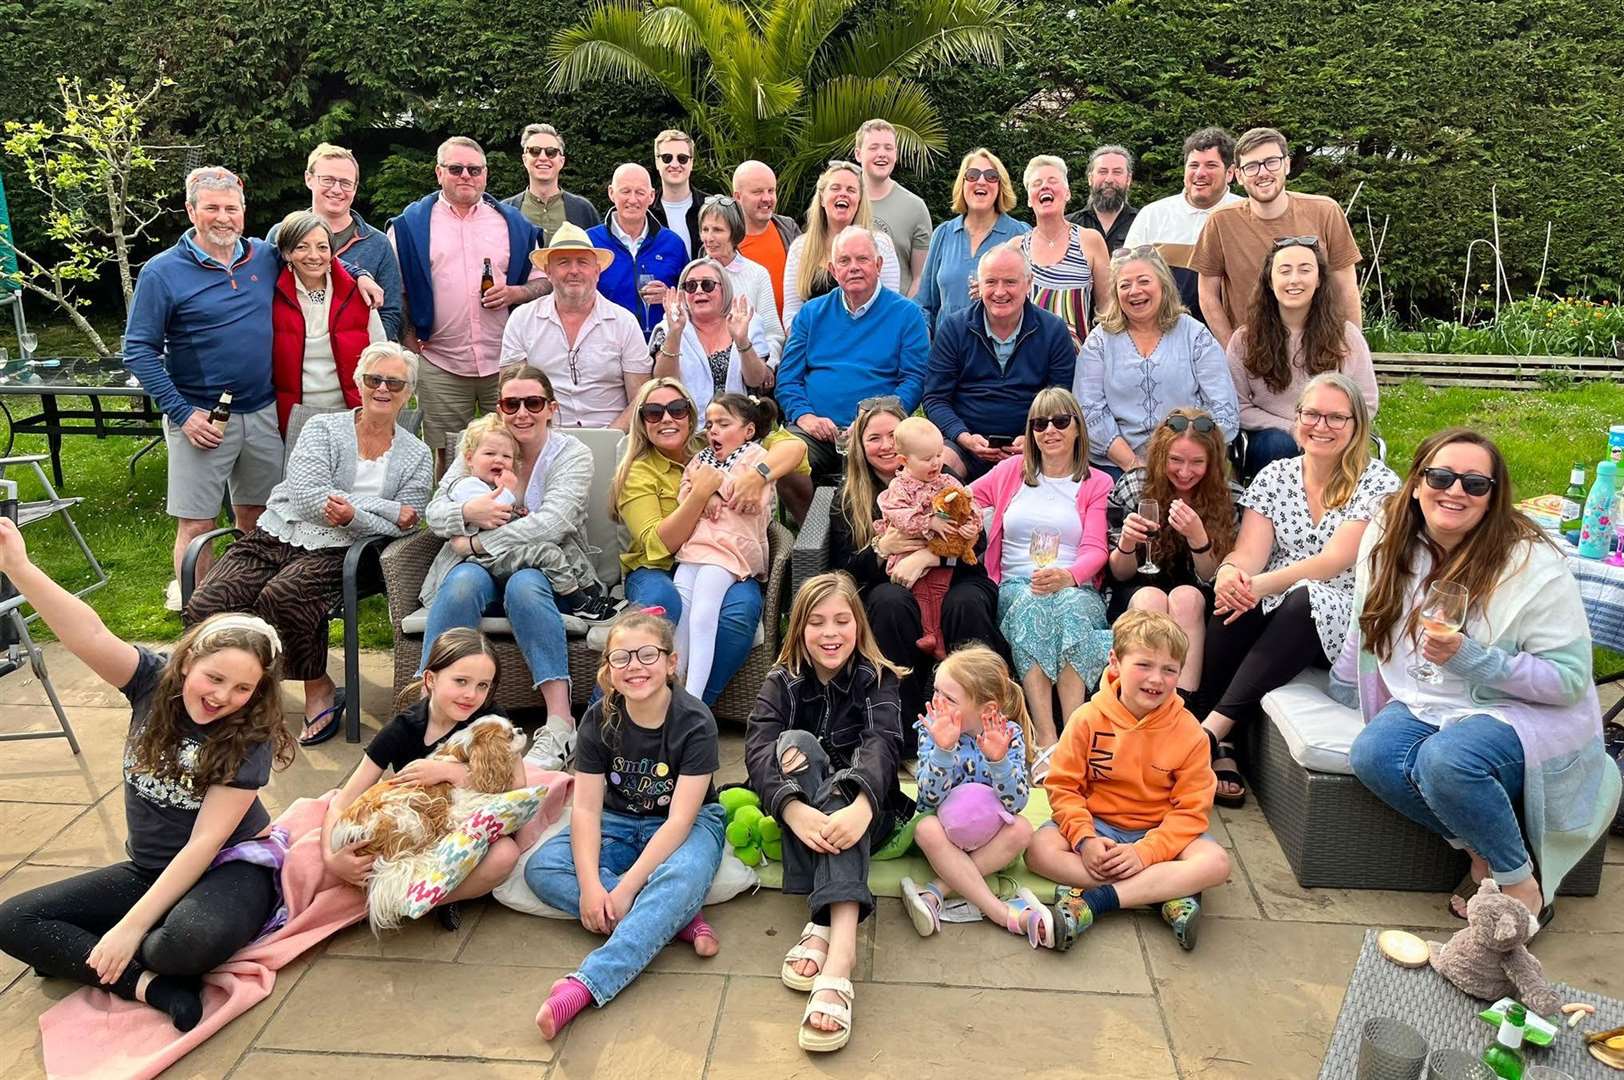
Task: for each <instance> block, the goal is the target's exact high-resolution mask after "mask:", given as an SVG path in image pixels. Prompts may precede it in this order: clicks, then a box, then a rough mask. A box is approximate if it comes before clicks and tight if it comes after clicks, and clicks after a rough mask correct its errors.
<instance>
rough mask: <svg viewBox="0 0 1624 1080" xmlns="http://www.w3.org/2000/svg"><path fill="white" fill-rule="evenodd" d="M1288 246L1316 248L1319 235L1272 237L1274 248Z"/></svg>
mask: <svg viewBox="0 0 1624 1080" xmlns="http://www.w3.org/2000/svg"><path fill="white" fill-rule="evenodd" d="M1288 247H1305V248H1317V247H1319V237H1317V236H1277V237H1275V238H1274V250H1276V251H1279V250H1280V249H1281V248H1288Z"/></svg>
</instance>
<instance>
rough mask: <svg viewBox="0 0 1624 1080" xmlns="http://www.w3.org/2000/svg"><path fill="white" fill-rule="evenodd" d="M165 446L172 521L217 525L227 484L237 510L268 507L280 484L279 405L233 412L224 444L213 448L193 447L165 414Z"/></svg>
mask: <svg viewBox="0 0 1624 1080" xmlns="http://www.w3.org/2000/svg"><path fill="white" fill-rule="evenodd" d="M164 444H165V446H167V447H168V449H169V499H168V504H167V507H166V509H167V510H168V512H169V516H170V517H175V518H190V519H191V520H193V521H213V520H214V519H215V518H216V517H218V516H219V514H220V504H221V503H222V502H223V501H224V500H225V497H226V485H227V484H228V483H229V484H230V485H231V503H232V505H233V506H264V505H265V503H266V501H267V500H269V499H270V497H271V489H272V488H274V487H275V486H276V485H277V484H279V483H281V481H282V433H281V432H280V431H279V430H278V428H277V426H276V406H275V405H267V406H266V407H265V408H263V409H261V410H259V411H258V412H251V413H232V414H231V419H230V420H228V421H227V422H226V435H225V441H224V442H222V443H221V444H220V445H219V446H216V447H215V448H214V449H213V450H199V449H198V448H197V447H195V446H193V445H192V443H191V440H190V439H188V438H187V437H186V435H185V433H183V432H182V431H181V429H180V428H178V427H176V426H174V425H173V424H172V423H171V422H170V420H169V417H167V416H166V417H164Z"/></svg>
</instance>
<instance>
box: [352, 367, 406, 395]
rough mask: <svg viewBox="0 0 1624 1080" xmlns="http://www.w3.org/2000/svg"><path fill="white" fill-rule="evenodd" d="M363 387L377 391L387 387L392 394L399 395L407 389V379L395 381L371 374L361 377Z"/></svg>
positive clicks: (384, 376)
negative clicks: (379, 388) (381, 387)
mask: <svg viewBox="0 0 1624 1080" xmlns="http://www.w3.org/2000/svg"><path fill="white" fill-rule="evenodd" d="M361 385H362V386H365V387H366V388H367V389H368V390H376V389H377V388H378V387H380V386H387V387H388V388H389V392H390V393H391V394H398V393H400V392H401V391H402V390H404V389H406V380H405V379H393V378H390V377H388V376H386V375H374V374H372V373H371V372H368V373H367V374H365V375H363V376H361Z"/></svg>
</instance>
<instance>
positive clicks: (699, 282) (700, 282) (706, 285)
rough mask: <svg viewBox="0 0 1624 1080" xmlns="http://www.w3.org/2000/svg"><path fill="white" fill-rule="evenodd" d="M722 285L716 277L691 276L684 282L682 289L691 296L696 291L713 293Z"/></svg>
mask: <svg viewBox="0 0 1624 1080" xmlns="http://www.w3.org/2000/svg"><path fill="white" fill-rule="evenodd" d="M720 285H721V282H719V281H717V280H716V279H715V278H689V279H688V280H687V281H684V282H683V283H682V291H683V292H685V293H688V294H689V295H690V296H691V295H693V294H694V293H696V292H702V293H713V292H715V291H716V289H717V287H718V286H720Z"/></svg>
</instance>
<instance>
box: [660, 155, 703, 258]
mask: <svg viewBox="0 0 1624 1080" xmlns="http://www.w3.org/2000/svg"><path fill="white" fill-rule="evenodd" d="M654 167H655V170H656V171H657V172H658V173H659V174H660V197H659V198H658V199H657V200H655V203H654V205H653V206H651V207H650V208H649V216H650V217H652V218H653V219H654V220H655V221H658V222H659V223H660V224H661V225H664V226H665V227H666V228H668V229H670V230H671V231H672V232H673V233H675V234H676V235H677V236H678V237H679V238H680V239H681V240H682V246H683V248H684V250H685V251H686V252H687V255H688V258H689V259H694V258H698V256H699V254H700V251H699V209H700V207H702V206H704V205H705V195H704V193H703V192H699V191H695V190H694V188H693V184H692V183H691V182H690V181H691V180H692V178H693V175H694V140H693V138H692V137H691V136H690V135H689V134H688V133H687V132H686V131H678V130H677V129H676V128H668V129H666V130H665V131H662V132H660V133H659V134H658V135H656V136H655V137H654ZM684 265H686V261H685V262H684Z"/></svg>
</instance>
